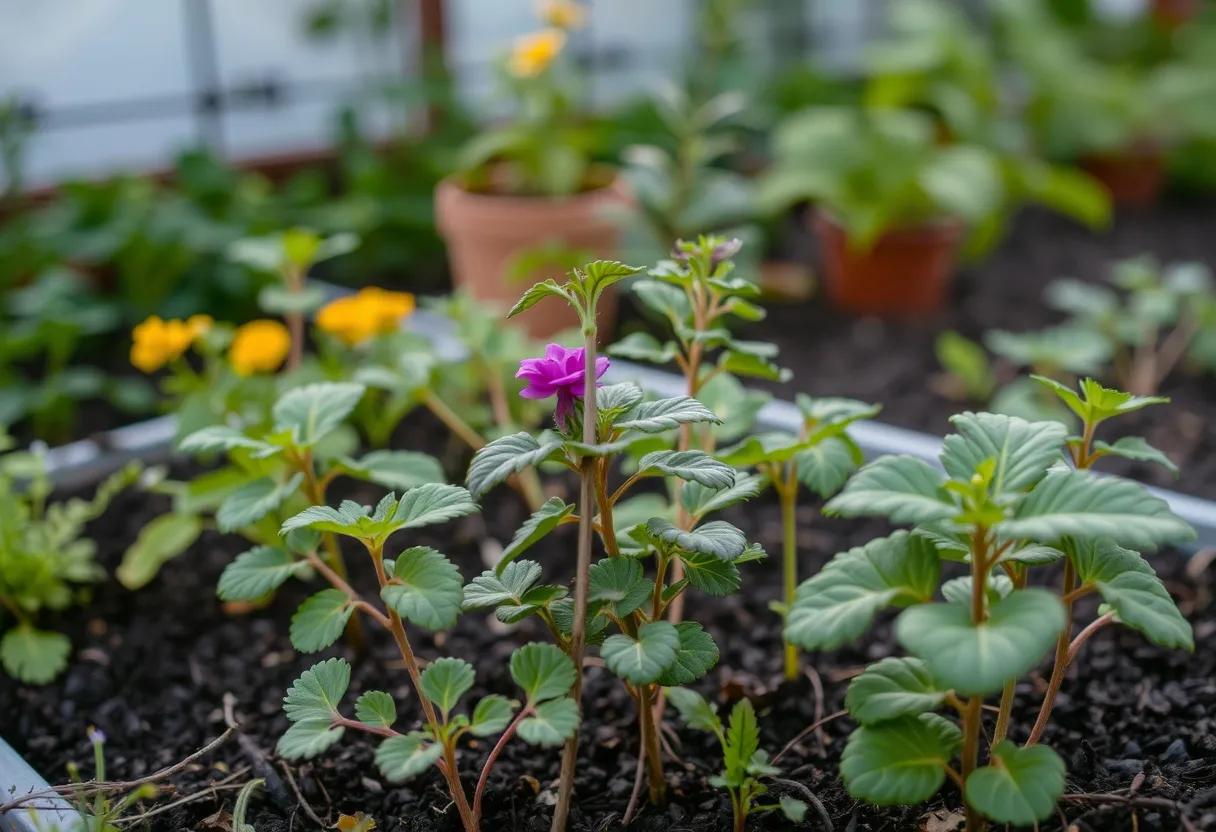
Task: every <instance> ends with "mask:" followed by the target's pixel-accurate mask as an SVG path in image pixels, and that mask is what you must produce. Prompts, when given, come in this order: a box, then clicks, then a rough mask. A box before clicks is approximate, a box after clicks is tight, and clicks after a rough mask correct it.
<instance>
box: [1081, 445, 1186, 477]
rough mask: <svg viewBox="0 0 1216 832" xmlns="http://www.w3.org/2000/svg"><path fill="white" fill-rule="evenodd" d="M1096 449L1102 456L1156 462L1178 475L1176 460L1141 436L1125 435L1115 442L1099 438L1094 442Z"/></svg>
mask: <svg viewBox="0 0 1216 832" xmlns="http://www.w3.org/2000/svg"><path fill="white" fill-rule="evenodd" d="M1094 451H1095V452H1096V453H1098V454H1101V455H1102V456H1117V457H1122V458H1123V459H1130V460H1133V461H1135V462H1152V463H1156V464H1157V465H1160V466H1161V467H1162V468H1164V469H1165V470H1167V471H1169V472H1170V473H1171V474H1173V475H1174V476H1178V466H1177V465H1175V464H1174V461H1173V460H1172V459H1170V458H1169V457H1168V456H1166V455H1165V454H1164V453H1163V452H1162V451H1160V450H1159V449H1157V448H1154V447H1153V446H1152V445H1150V444H1148V442H1146V441H1144V440H1143V439H1142V438H1140V437H1139V436H1124V437H1122V438H1120V439H1118V440H1116V441H1115V442H1114V443H1113V444H1112V443H1110V442H1103V441H1102V440H1101V439H1099V440H1098V441H1097V442H1095V443H1094Z"/></svg>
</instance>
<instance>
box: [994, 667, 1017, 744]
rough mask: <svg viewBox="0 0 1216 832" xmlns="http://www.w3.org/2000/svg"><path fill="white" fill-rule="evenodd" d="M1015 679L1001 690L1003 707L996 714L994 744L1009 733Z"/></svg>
mask: <svg viewBox="0 0 1216 832" xmlns="http://www.w3.org/2000/svg"><path fill="white" fill-rule="evenodd" d="M1013 690H1014V680H1013V679H1010V680H1009V681H1008V682H1006V683H1005V687H1004V688H1003V689H1002V690H1001V707H1000V710H999V711H998V712H997V715H996V728H994V729H993V731H992V745H996V744H997V743H999V742H1000V741H1001V740H1003V739H1005V737H1006V736H1008V734H1009V717H1010V715H1011V714H1012V712H1013Z"/></svg>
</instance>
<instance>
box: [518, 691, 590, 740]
mask: <svg viewBox="0 0 1216 832" xmlns="http://www.w3.org/2000/svg"><path fill="white" fill-rule="evenodd" d="M578 722H579V716H578V703H577V702H575V701H574V700H573V699H571V698H570V697H568V696H564V697H562V698H561V699H550V700H549V701H548V702H542V703H541V704H540V705H538V706H537V708H536V710H535V711H534V712H533V714H532V716H530V717H527V718H526V719H523V720H522V721H521V722H520V723H519V728H518V729H517V731H518V732H519V736H520V737H521V738H522V739H523V741H524V742H527V743H531V744H532V745H561V744H562V743H563V742H565V741H566V740H567V739H569V738H570V737H572V736H573V735H574V732H575V731H577V730H578Z"/></svg>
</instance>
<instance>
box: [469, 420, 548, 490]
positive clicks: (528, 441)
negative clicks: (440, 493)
mask: <svg viewBox="0 0 1216 832" xmlns="http://www.w3.org/2000/svg"><path fill="white" fill-rule="evenodd" d="M561 447H562V443H561V441H560V440H558V441H551V442H545V443H544V444H543V445H542V444H540V443H539V442H537V441H536V440H535V439H533V438H532V437H531V436H529V435H528V434H526V433H523V432H522V431H521V432H520V433H514V434H511V435H510V436H503V437H500V438H498V439H495V440H494V441H493V442H490V443H489V444H487V445H486V446H485V447H484V448H482V449H481V450H479V451H478V452H477V453H476V454H474V455H473V461H472V463H470V465H469V475H468V478H467V479H466V481H465V485H467V486H468V487H469V491H471V492H472V494H473V496H474V497H480V496H481V495H482V494H485V493H486V492H487V491H489V490H490V489H491V488H493V487H494V486H496V485H498V484H499V483H501V482H505V481H506V479H507V478H508V477H510V476H511V475H512V474H517V473H519V472H520V471H522V470H524V469H525V468H529V467H532V466H535V465H539V464H540V463H541V462H543V461H544V460H546V459H548V458H549V457H550V456H552V455H553V454H554V453H556V452H558V451H560V450H561Z"/></svg>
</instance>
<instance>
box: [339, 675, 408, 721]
mask: <svg viewBox="0 0 1216 832" xmlns="http://www.w3.org/2000/svg"><path fill="white" fill-rule="evenodd" d="M424 678H425V677H424ZM355 718H356V719H358V720H359V721H360V722H362V723H365V724H367V725H376V726H379V727H381V728H388V727H390V726H391V725H392V724H393V723H394V722H396V721H397V703H396V702H394V701H393V697H391V696H389V695H388V694H387V693H385V692H384V691H382V690H369V691H366V692H365V693H363V694H362V695H361V696H360V697H359V698H358V699H356V700H355Z"/></svg>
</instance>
